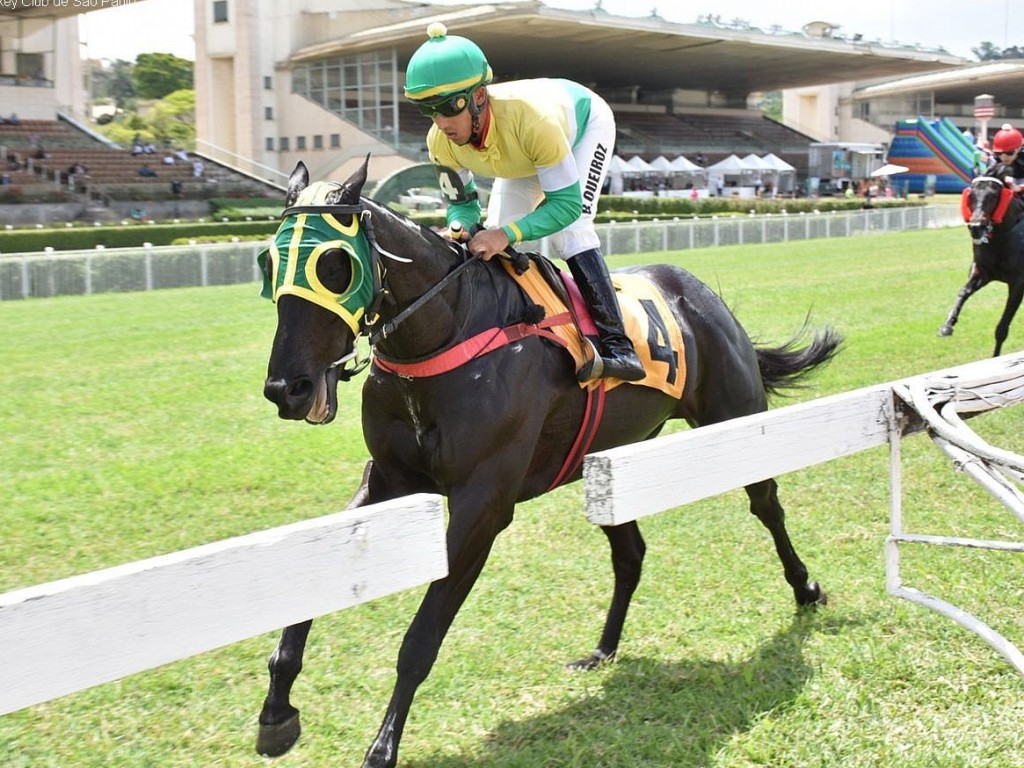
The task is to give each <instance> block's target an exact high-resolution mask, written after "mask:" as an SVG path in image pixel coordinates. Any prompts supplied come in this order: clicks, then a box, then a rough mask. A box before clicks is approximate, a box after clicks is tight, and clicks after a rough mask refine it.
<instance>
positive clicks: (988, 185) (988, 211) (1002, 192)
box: [960, 166, 1013, 245]
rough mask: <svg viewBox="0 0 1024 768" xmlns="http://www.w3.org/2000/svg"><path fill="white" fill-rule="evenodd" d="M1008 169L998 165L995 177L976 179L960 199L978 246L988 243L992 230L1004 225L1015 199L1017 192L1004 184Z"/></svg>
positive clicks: (972, 237)
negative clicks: (1005, 173) (1014, 194)
mask: <svg viewBox="0 0 1024 768" xmlns="http://www.w3.org/2000/svg"><path fill="white" fill-rule="evenodd" d="M1004 168H1005V167H1004V166H997V167H996V168H995V170H994V171H993V172H992V174H991V175H984V176H978V177H976V178H975V179H974V180H973V181H972V182H971V186H969V187H967V188H966V189H965V190H964V191H963V193H962V197H961V200H960V208H961V213H962V214H963V217H964V221H965V222H966V223H967V229H968V230H969V231H970V233H971V240H973V241H974V244H975V245H982V244H983V243H987V242H988V239H989V235H991V233H992V228H993V227H995V226H998V225H1000V224H1002V223H1003V218H1004V217H1005V216H1006V212H1007V209H1008V208H1009V207H1010V203H1011V201H1012V200H1013V191H1012V190H1010V189H1008V188H1007V187H1006V184H1005V183H1004V182H1003V180H1002V179H1003V175H1004V174H1003V173H1002V171H1003V170H1004Z"/></svg>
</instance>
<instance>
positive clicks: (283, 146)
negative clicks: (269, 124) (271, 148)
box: [277, 136, 289, 152]
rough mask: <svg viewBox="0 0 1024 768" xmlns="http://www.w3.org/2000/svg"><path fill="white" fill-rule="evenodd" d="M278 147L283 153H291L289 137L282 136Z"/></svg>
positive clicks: (278, 141)
mask: <svg viewBox="0 0 1024 768" xmlns="http://www.w3.org/2000/svg"><path fill="white" fill-rule="evenodd" d="M277 147H278V149H280V150H281V151H282V152H288V151H289V144H288V137H287V136H282V137H281V138H279V139H278V140H277Z"/></svg>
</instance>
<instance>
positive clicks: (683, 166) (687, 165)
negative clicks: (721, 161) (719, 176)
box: [669, 155, 707, 176]
mask: <svg viewBox="0 0 1024 768" xmlns="http://www.w3.org/2000/svg"><path fill="white" fill-rule="evenodd" d="M669 165H670V166H671V167H672V170H673V171H675V172H676V173H688V174H690V175H692V176H706V175H707V170H706V169H704V168H701V167H700V166H699V165H697V164H696V163H694V162H692V161H691V160H687V159H686V158H685V157H683V156H682V155H680V156H679V157H677V158H675V159H674V160H673V161H672V162H671V163H669Z"/></svg>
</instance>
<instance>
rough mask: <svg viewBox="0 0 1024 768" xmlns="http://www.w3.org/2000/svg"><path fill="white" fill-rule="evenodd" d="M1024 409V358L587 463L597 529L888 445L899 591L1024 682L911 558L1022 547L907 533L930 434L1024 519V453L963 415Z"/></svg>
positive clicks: (778, 412) (1013, 651) (1017, 664)
mask: <svg viewBox="0 0 1024 768" xmlns="http://www.w3.org/2000/svg"><path fill="white" fill-rule="evenodd" d="M1021 402H1024V353H1018V354H1016V355H1007V356H1004V357H997V358H993V359H989V360H981V361H978V362H976V363H971V364H969V365H964V366H960V367H958V368H949V369H946V370H943V371H936V372H935V373H932V374H927V375H923V376H917V377H914V378H912V379H907V380H903V381H896V382H890V383H888V384H881V385H877V386H873V387H866V388H864V389H859V390H854V391H852V392H846V393H843V394H840V395H833V396H831V397H823V398H820V399H818V400H811V401H809V402H806V403H800V404H798V405H791V406H788V407H785V408H777V409H773V410H770V411H767V412H765V413H758V414H754V415H752V416H744V417H741V418H736V419H730V420H729V421H726V422H722V423H720V424H712V425H710V426H706V427H701V428H700V429H694V430H690V431H687V432H681V433H678V434H675V435H669V436H666V437H659V438H656V439H654V440H648V441H647V442H642V443H636V444H633V445H625V446H621V447H619V448H613V449H611V450H607V451H603V452H600V453H594V454H591V455H589V456H587V457H586V459H585V461H584V465H583V479H584V484H585V490H586V505H587V517H588V519H589V520H590V522H592V523H594V524H596V525H621V524H622V523H625V522H629V521H632V520H637V519H639V518H641V517H646V516H648V515H653V514H657V513H661V512H664V511H666V510H669V509H673V508H675V507H679V506H682V505H684V504H689V503H691V502H694V501H698V500H700V499H705V498H708V497H710V496H715V495H718V494H720V493H724V492H726V491H729V490H732V489H734V488H741V487H743V486H744V485H748V484H750V483H755V482H759V481H761V480H766V479H767V478H769V477H775V476H778V475H782V474H785V473H787V472H793V471H796V470H798V469H804V468H806V467H810V466H814V465H817V464H823V463H825V462H828V461H832V460H834V459H838V458H841V457H843V456H849V455H852V454H854V453H858V452H860V451H863V450H867V449H868V448H874V447H876V446H881V445H886V444H888V445H889V448H890V463H889V475H890V477H889V487H890V504H889V509H890V535H889V537H888V539H887V540H886V542H885V548H886V587H887V589H888V591H889V593H890V594H892V595H894V596H896V597H902V598H904V599H906V600H909V601H911V602H914V603H917V604H919V605H923V606H924V607H926V608H930V609H932V610H934V611H937V612H938V613H941V614H942V615H944V616H946V617H948V618H951V619H953V620H954V621H956V622H957V623H958V624H960V625H961V626H963V627H964V628H965V629H968V630H970V631H971V632H974V633H975V634H977V635H978V636H979V637H980V638H982V639H983V640H984V641H985V642H987V643H988V644H989V645H991V646H992V647H993V648H994V649H995V650H997V651H998V652H999V653H1001V654H1002V655H1003V657H1004V658H1005V659H1006V660H1007V661H1008V662H1009V663H1010V664H1012V665H1013V667H1014V668H1015V669H1016V670H1017V671H1018V672H1020V673H1021V674H1022V675H1024V654H1021V652H1020V650H1019V649H1018V648H1017V647H1016V646H1015V645H1014V644H1013V643H1012V642H1011V641H1010V640H1008V639H1007V638H1006V637H1004V636H1003V635H1001V634H1000V633H999V632H997V631H996V630H994V629H992V628H991V627H990V626H988V625H987V624H985V623H984V622H982V621H981V620H979V619H977V618H976V617H974V616H973V615H971V614H970V613H968V612H967V611H965V610H963V609H962V608H959V607H957V606H955V605H952V604H951V603H948V602H946V601H945V600H942V599H940V598H938V597H934V596H932V595H929V594H927V593H925V592H922V591H920V590H917V589H914V588H913V587H909V586H904V584H903V581H902V578H901V575H900V551H899V545H901V544H918V545H921V544H931V545H938V546H958V547H967V548H973V549H990V550H998V551H1004V552H1017V553H1024V542H1021V541H1006V540H1005V539H992V540H987V539H966V538H963V537H956V536H934V535H920V534H913V533H908V532H906V531H905V530H904V527H903V511H902V498H901V497H902V467H901V461H900V457H901V451H900V445H901V442H902V438H903V437H904V436H905V435H908V434H911V433H914V432H920V431H921V430H923V429H926V430H927V431H928V433H929V435H930V436H931V438H932V440H933V441H934V442H935V443H936V444H937V445H938V446H939V447H940V448H942V449H943V450H944V451H945V452H946V453H947V454H948V455H949V457H950V458H951V459H952V460H953V463H954V468H957V469H963V470H964V471H966V472H967V474H968V475H970V477H971V478H972V479H974V480H976V481H977V482H978V483H979V484H981V485H982V487H984V488H985V490H986V491H988V492H989V493H990V494H991V495H992V496H993V497H994V498H995V499H996V500H998V501H999V502H1001V503H1002V504H1003V505H1004V506H1006V507H1007V508H1008V509H1009V510H1010V511H1011V512H1013V514H1014V515H1015V516H1016V517H1017V519H1018V520H1020V521H1021V522H1024V491H1022V490H1021V485H1022V484H1024V456H1020V455H1019V454H1015V453H1011V452H1009V451H1005V450H1001V449H998V448H993V447H992V446H990V445H988V443H986V442H985V441H984V440H982V439H981V438H979V437H978V436H977V435H976V434H974V433H973V432H972V431H971V430H969V429H967V427H966V426H965V425H964V423H963V421H962V420H961V418H960V416H959V414H960V413H970V414H976V413H982V412H985V411H992V410H995V409H997V408H1005V407H1008V406H1011V405H1019V404H1020V403H1021ZM950 527H953V526H952V525H951V526H950ZM880 543H881V542H880Z"/></svg>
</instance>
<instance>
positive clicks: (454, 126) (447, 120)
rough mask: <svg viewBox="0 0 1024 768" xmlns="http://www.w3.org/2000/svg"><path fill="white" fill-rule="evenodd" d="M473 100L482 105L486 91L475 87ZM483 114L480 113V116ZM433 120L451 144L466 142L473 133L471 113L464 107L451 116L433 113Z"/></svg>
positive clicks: (460, 144)
mask: <svg viewBox="0 0 1024 768" xmlns="http://www.w3.org/2000/svg"><path fill="white" fill-rule="evenodd" d="M472 98H473V99H474V101H475V102H476V104H477V106H484V104H485V102H486V91H484V89H483V88H477V89H476V90H475V91H474V92H473V97H472ZM482 116H483V114H482V113H481V117H482ZM431 119H432V120H433V121H434V125H436V126H437V127H438V129H439V130H440V131H441V132H442V133H443V134H444V135H445V136H447V137H448V140H449V141H450V142H452V143H453V144H457V145H459V146H460V147H461V146H462V145H463V144H468V143H469V140H470V138H471V137H472V135H473V114H472V112H471V111H470V110H469V108H466V109H464V110H462V111H461V112H459V114H457V115H453V116H452V117H445V116H444V115H441V114H437V113H435V114H434V115H433V117H432V118H431Z"/></svg>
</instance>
